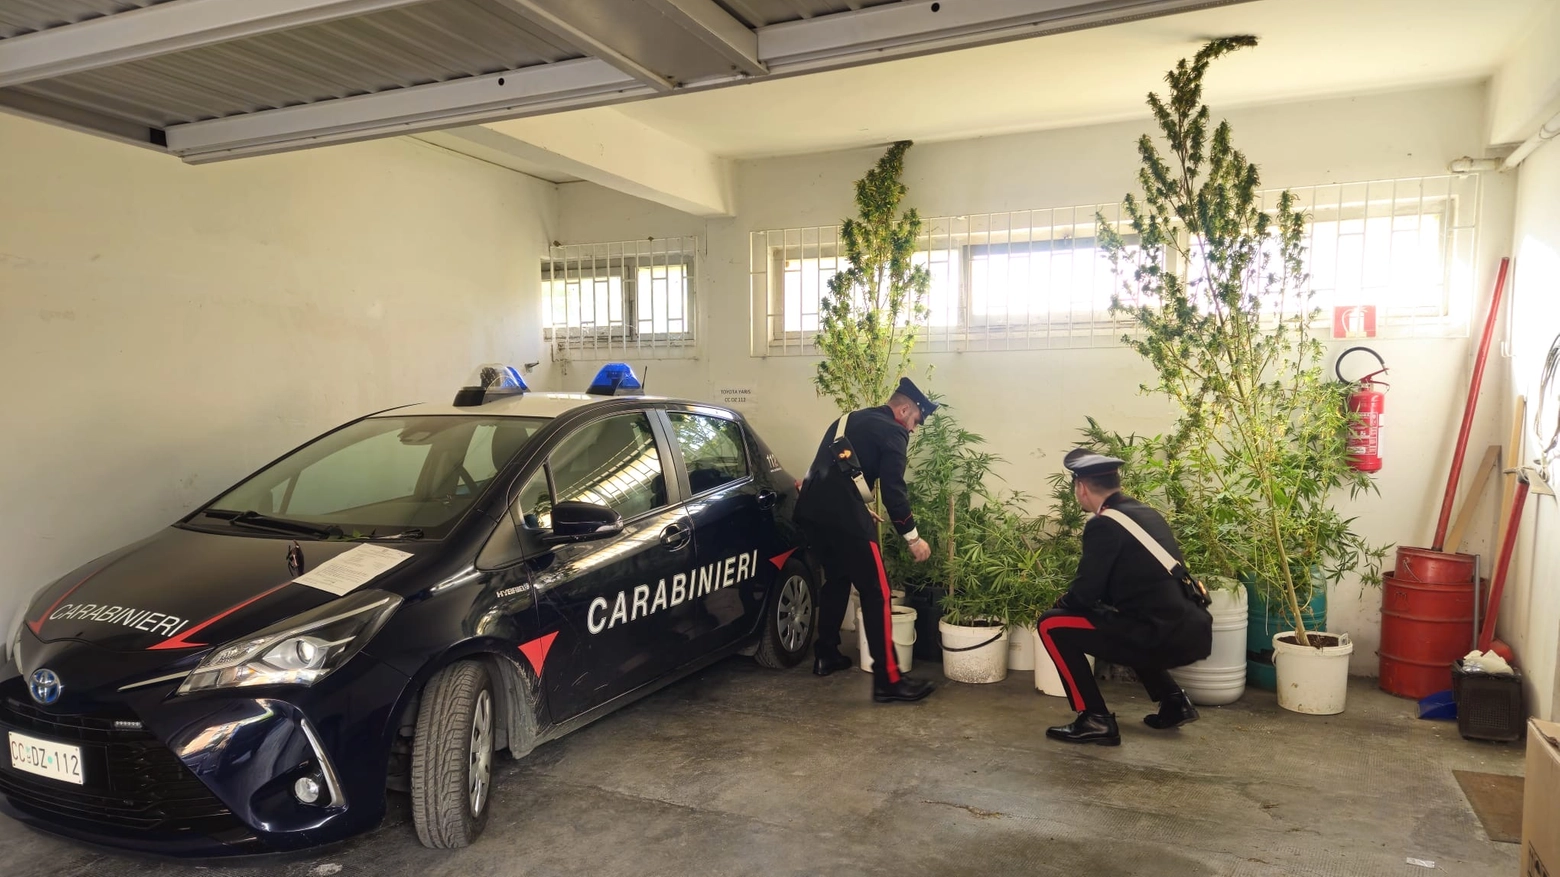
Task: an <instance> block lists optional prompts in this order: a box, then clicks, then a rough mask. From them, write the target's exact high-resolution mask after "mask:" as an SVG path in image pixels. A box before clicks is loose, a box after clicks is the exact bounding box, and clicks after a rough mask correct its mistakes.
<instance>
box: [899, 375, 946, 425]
mask: <svg viewBox="0 0 1560 877" xmlns="http://www.w3.org/2000/svg"><path fill="white" fill-rule="evenodd" d="M894 392H895V393H897V394H899V395H901V396H904V397H905V398H906V399H909V400H910V401H911V402H914V403H915V407H917V408H919V409H921V419H922V420H925V419H926V418H928V417H931V416H932V414H933V412H935V411H936V410H937V408H938V405H937V403H936V402H933V401H932V400H930V399H928V398H926V394H925V393H923V392H921V388H920V387H917V386H916V385H915V384H914V383H913V382H911V380H910V379H909V378H900V379H899V386H898V387H897V388H895V390H894Z"/></svg>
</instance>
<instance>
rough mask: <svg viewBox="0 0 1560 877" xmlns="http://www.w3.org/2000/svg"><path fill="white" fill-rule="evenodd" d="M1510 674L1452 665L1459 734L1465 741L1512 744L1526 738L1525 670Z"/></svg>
mask: <svg viewBox="0 0 1560 877" xmlns="http://www.w3.org/2000/svg"><path fill="white" fill-rule="evenodd" d="M1512 671H1513V672H1512V673H1511V674H1510V675H1507V674H1500V675H1495V674H1491V673H1483V672H1480V671H1477V670H1464V669H1463V663H1462V659H1461V658H1459V659H1457V661H1456V663H1454V664H1453V665H1452V695H1453V697H1454V698H1455V699H1456V701H1457V733H1459V734H1461V735H1462V736H1463V739H1464V740H1493V741H1496V742H1500V743H1509V742H1512V741H1514V740H1520V739H1522V732H1523V731H1524V730H1525V729H1526V727H1527V709H1526V708H1525V707H1524V706H1523V703H1522V671H1521V670H1518V669H1517V668H1515V667H1513V668H1512Z"/></svg>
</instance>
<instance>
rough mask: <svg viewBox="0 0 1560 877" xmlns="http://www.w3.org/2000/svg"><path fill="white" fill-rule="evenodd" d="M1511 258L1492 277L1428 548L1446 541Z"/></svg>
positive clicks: (1437, 549)
mask: <svg viewBox="0 0 1560 877" xmlns="http://www.w3.org/2000/svg"><path fill="white" fill-rule="evenodd" d="M1510 265H1511V257H1510V256H1507V257H1505V258H1502V259H1501V260H1500V274H1499V275H1497V276H1496V278H1495V295H1494V296H1492V297H1491V298H1490V315H1489V317H1488V318H1486V319H1485V321H1484V338H1483V339H1481V340H1480V341H1479V358H1478V359H1476V360H1474V362H1473V384H1472V385H1470V386H1469V387H1468V403H1467V404H1466V405H1464V406H1463V418H1462V428H1461V429H1459V430H1458V431H1457V448H1456V450H1454V451H1452V476H1451V477H1450V478H1448V479H1447V480H1446V495H1445V496H1443V497H1441V517H1440V518H1439V519H1437V520H1436V523H1435V541H1433V542H1431V543H1430V550H1431V551H1440V550H1441V548H1442V547H1443V546H1444V545H1445V544H1446V525H1447V524H1448V523H1450V522H1451V520H1452V499H1453V498H1455V497H1456V496H1457V479H1458V478H1459V477H1460V476H1461V475H1462V464H1463V452H1464V451H1466V450H1468V433H1470V432H1472V431H1473V411H1474V409H1475V408H1478V407H1479V385H1480V384H1482V383H1483V382H1484V361H1485V360H1486V359H1488V358H1489V355H1490V339H1491V338H1492V337H1494V335H1495V317H1496V316H1498V315H1499V314H1500V298H1501V293H1502V292H1503V291H1504V290H1505V289H1506V269H1507V268H1508V267H1510Z"/></svg>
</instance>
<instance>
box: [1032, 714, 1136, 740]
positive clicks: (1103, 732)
mask: <svg viewBox="0 0 1560 877" xmlns="http://www.w3.org/2000/svg"><path fill="white" fill-rule="evenodd" d="M1045 735H1046V736H1047V737H1050V738H1051V739H1052V740H1061V741H1062V742H1064V743H1097V744H1099V745H1101V746H1120V745H1121V732H1120V731H1118V730H1117V729H1116V716H1115V715H1114V714H1112V713H1087V712H1085V713H1079V714H1078V718H1076V719H1073V720H1072V723H1071V724H1068V725H1057V726H1056V727H1054V728H1046V729H1045Z"/></svg>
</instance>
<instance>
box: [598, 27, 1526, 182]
mask: <svg viewBox="0 0 1560 877" xmlns="http://www.w3.org/2000/svg"><path fill="white" fill-rule="evenodd" d="M1552 2H1554V0H1481V2H1479V3H1476V4H1470V3H1468V2H1467V0H1260V2H1254V3H1244V4H1239V5H1234V6H1225V7H1221V8H1216V9H1207V10H1202V11H1195V12H1185V13H1181V14H1179V15H1173V16H1165V17H1157V18H1151V19H1147V20H1142V21H1133V22H1127V23H1123V24H1116V25H1112V26H1110V27H1104V28H1097V29H1089V30H1079V31H1073V32H1070V33H1062V34H1056V35H1052V36H1046V37H1042V38H1038V39H1031V40H1021V41H1015V42H1007V43H1001V44H998V45H989V46H982V47H978V48H969V49H963V50H960V51H956V52H947V53H942V54H935V55H925V56H921V57H916V58H909V59H903V60H896V61H889V62H885V63H881V64H874V65H870V66H862V67H854V68H851V69H846V70H836V71H831V72H824V73H814V74H810V75H807V76H799V77H794V78H787V79H775V80H771V81H765V82H756V83H753V84H751V85H748V86H744V87H743V88H741V89H722V90H715V91H706V92H700V93H692V94H683V95H669V96H666V97H660V98H656V99H654V100H647V101H639V102H635V103H631V104H625V105H624V106H622V107H619V111H620V112H623V113H625V114H628V115H630V116H632V117H633V118H635V119H637V120H639V121H641V122H644V123H646V124H648V125H651V126H653V127H656V128H660V129H663V130H666V131H670V132H675V133H676V136H677V137H678V138H679V139H682V140H684V141H686V142H688V143H689V144H691V145H694V146H697V147H700V148H702V149H705V150H708V151H710V152H712V153H714V154H717V155H720V156H723V157H728V158H752V157H760V156H769V155H778V154H787V153H805V152H818V151H825V150H833V149H843V148H850V147H855V146H864V145H869V144H877V143H882V142H885V141H889V140H897V139H914V140H923V141H925V140H947V139H963V138H969V137H979V136H984V135H992V134H1000V133H1007V132H1013V131H1025V130H1039V129H1045V128H1059V127H1070V126H1075V125H1085V124H1095V123H1101V122H1109V121H1116V120H1121V119H1128V118H1138V117H1144V116H1146V115H1147V113H1148V111H1147V109H1146V107H1145V104H1144V96H1145V92H1146V91H1147V86H1149V85H1153V84H1158V83H1160V82H1162V77H1163V74H1164V71H1166V70H1168V69H1169V68H1170V67H1172V66H1173V65H1174V64H1175V62H1176V61H1177V60H1178V59H1180V58H1182V57H1186V56H1189V55H1191V54H1192V53H1194V52H1195V51H1196V49H1197V47H1198V46H1199V45H1201V44H1202V42H1203V41H1205V40H1206V39H1207V38H1209V37H1210V36H1215V35H1221V34H1238V33H1247V34H1255V35H1257V36H1258V37H1260V39H1261V41H1262V42H1261V45H1260V47H1259V48H1258V49H1256V50H1254V51H1251V50H1248V51H1241V52H1237V53H1235V54H1234V55H1231V56H1230V57H1228V58H1226V59H1224V60H1221V61H1220V62H1219V63H1218V64H1216V65H1214V66H1213V67H1212V68H1211V69H1210V70H1209V73H1208V77H1207V83H1208V84H1207V90H1208V94H1209V95H1210V97H1213V98H1215V99H1216V100H1217V102H1218V104H1219V106H1221V107H1232V106H1239V105H1242V104H1254V103H1269V102H1280V101H1287V100H1298V99H1305V98H1312V97H1322V96H1329V95H1344V94H1358V93H1362V92H1369V91H1382V90H1393V89H1404V88H1410V87H1416V86H1427V85H1432V84H1438V83H1453V82H1466V81H1474V80H1480V79H1483V78H1485V77H1487V76H1489V75H1490V74H1492V73H1493V72H1494V71H1495V69H1496V68H1497V67H1498V66H1499V62H1500V61H1501V60H1502V58H1503V57H1504V56H1505V54H1506V52H1507V51H1508V50H1509V49H1510V48H1511V47H1512V46H1513V45H1514V44H1515V43H1516V42H1517V41H1518V39H1519V38H1520V37H1521V36H1522V35H1523V33H1524V26H1525V25H1526V24H1527V23H1529V22H1530V21H1532V20H1533V18H1534V17H1535V16H1537V15H1538V14H1539V13H1540V12H1541V11H1542V10H1543V9H1544V8H1545V7H1546V5H1547V4H1549V3H1552ZM1474 9H1477V14H1472V12H1471V10H1474Z"/></svg>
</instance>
